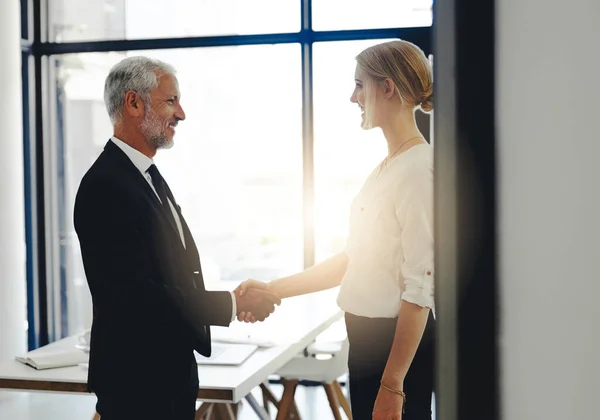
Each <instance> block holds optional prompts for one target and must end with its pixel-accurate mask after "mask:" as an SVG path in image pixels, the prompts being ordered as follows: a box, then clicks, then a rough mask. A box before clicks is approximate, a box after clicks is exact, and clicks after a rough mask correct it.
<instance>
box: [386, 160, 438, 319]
mask: <svg viewBox="0 0 600 420" xmlns="http://www.w3.org/2000/svg"><path fill="white" fill-rule="evenodd" d="M397 194H398V195H397V198H396V206H395V209H396V217H397V218H398V221H399V223H400V228H401V233H400V235H401V236H400V238H401V242H402V254H403V258H402V263H401V272H402V277H403V278H404V292H403V294H402V300H404V301H406V302H411V303H413V304H415V305H419V306H422V307H429V308H433V307H434V280H433V279H434V271H433V270H434V242H433V171H432V170H431V169H430V168H425V167H419V168H414V170H412V171H410V173H409V176H407V177H406V179H405V180H404V182H402V185H401V187H400V188H398V190H397Z"/></svg>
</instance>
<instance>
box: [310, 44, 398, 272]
mask: <svg viewBox="0 0 600 420" xmlns="http://www.w3.org/2000/svg"><path fill="white" fill-rule="evenodd" d="M383 41H385V40H370V41H349V42H325V43H316V44H315V45H314V50H313V51H314V74H313V81H314V113H315V115H314V130H315V131H314V132H315V146H314V150H315V229H316V237H315V241H316V244H315V247H316V248H315V258H316V260H317V261H322V260H323V259H326V258H328V257H329V256H331V255H332V254H334V253H336V252H339V251H342V250H343V249H344V247H345V245H346V237H347V235H348V227H349V220H350V204H351V202H352V200H353V199H354V196H355V195H356V194H357V193H358V190H359V189H360V188H361V187H362V184H363V182H364V181H365V180H366V178H367V176H368V175H369V173H370V172H371V171H372V170H373V168H375V166H377V164H378V163H379V162H380V161H381V160H382V159H383V158H384V157H385V155H386V153H387V149H386V142H385V138H384V137H383V134H382V133H381V130H379V129H373V130H368V131H365V130H363V129H362V128H361V127H360V123H361V117H360V110H359V108H358V106H357V105H356V104H353V103H351V102H350V96H351V95H352V91H353V90H354V69H355V66H356V61H355V59H354V57H356V55H357V54H358V53H359V52H360V51H362V50H363V49H364V48H367V47H368V46H370V45H373V44H378V43H380V42H383Z"/></svg>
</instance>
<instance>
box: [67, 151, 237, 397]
mask: <svg viewBox="0 0 600 420" xmlns="http://www.w3.org/2000/svg"><path fill="white" fill-rule="evenodd" d="M169 194H170V192H169ZM170 199H171V201H172V202H173V203H174V204H175V206H176V207H177V209H178V212H179V217H180V219H181V222H182V225H183V230H184V237H185V243H186V247H184V246H183V244H182V242H181V239H180V236H179V232H178V231H177V228H176V227H175V226H173V224H172V223H171V222H170V221H169V219H168V218H167V215H166V213H164V212H163V209H162V208H161V206H160V202H159V200H158V198H157V197H156V195H155V193H154V191H153V190H152V188H151V187H150V186H149V185H148V182H147V181H146V179H144V177H143V175H142V174H141V173H140V171H139V170H138V169H137V168H136V167H135V166H134V165H133V163H132V162H131V160H129V158H128V157H127V155H125V153H123V151H122V150H121V149H119V147H118V146H117V145H115V144H114V143H113V142H112V141H109V142H108V143H107V144H106V146H105V148H104V151H103V152H102V153H101V155H100V156H99V157H98V159H97V160H96V162H95V163H94V164H93V165H92V167H91V168H90V169H89V170H88V172H87V173H86V175H85V176H84V177H83V179H82V181H81V184H80V186H79V190H78V192H77V198H76V201H75V211H74V222H75V230H76V231H77V235H78V237H79V242H80V246H81V255H82V259H83V265H84V268H85V274H86V277H87V282H88V285H89V288H90V292H91V295H92V301H93V323H92V331H91V343H90V347H91V351H90V364H89V373H88V390H89V391H90V392H91V391H95V392H98V391H100V392H104V393H107V392H109V393H110V392H113V391H121V390H123V389H124V388H131V387H132V386H133V385H134V384H137V385H138V386H139V387H140V388H141V387H144V388H146V389H152V390H154V391H160V392H162V393H165V394H168V395H172V394H174V393H178V392H180V391H181V390H182V389H187V387H189V386H198V371H197V365H196V362H195V359H194V355H193V351H192V350H193V349H196V350H198V352H199V353H201V354H204V355H210V351H211V345H210V329H209V327H208V326H209V325H223V326H226V325H229V322H230V321H231V312H232V302H231V295H230V294H229V292H207V291H206V290H205V288H204V281H203V279H202V271H201V267H200V258H199V256H198V250H197V248H196V244H195V243H194V239H193V238H192V235H191V234H190V230H189V228H188V226H187V224H186V223H185V220H184V219H183V216H182V215H181V211H180V208H179V206H177V205H176V202H175V200H174V198H173V196H172V194H170Z"/></svg>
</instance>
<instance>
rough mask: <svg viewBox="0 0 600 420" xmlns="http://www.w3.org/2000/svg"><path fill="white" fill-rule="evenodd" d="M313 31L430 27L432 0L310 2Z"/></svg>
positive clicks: (335, 0) (325, 0)
mask: <svg viewBox="0 0 600 420" xmlns="http://www.w3.org/2000/svg"><path fill="white" fill-rule="evenodd" d="M312 5H313V6H312V10H313V28H314V29H315V30H318V31H333V30H340V29H375V28H410V27H417V26H431V20H432V18H431V15H432V14H431V6H432V0H369V1H368V2H366V1H364V0H313V3H312Z"/></svg>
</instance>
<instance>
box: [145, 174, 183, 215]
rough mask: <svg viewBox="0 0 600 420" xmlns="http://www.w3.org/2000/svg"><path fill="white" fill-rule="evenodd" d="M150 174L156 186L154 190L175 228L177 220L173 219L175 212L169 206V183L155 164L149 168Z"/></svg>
mask: <svg viewBox="0 0 600 420" xmlns="http://www.w3.org/2000/svg"><path fill="white" fill-rule="evenodd" d="M148 173H149V174H150V177H151V178H152V184H154V188H155V189H156V192H157V193H158V197H159V198H160V201H161V205H162V208H163V210H164V212H165V214H166V215H167V217H168V218H169V220H170V221H171V223H173V226H177V225H176V224H175V218H174V217H173V211H172V210H171V206H169V200H168V198H167V183H166V182H165V179H164V178H163V177H162V175H161V174H160V172H158V168H157V167H156V165H154V164H152V165H150V167H149V168H148Z"/></svg>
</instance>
